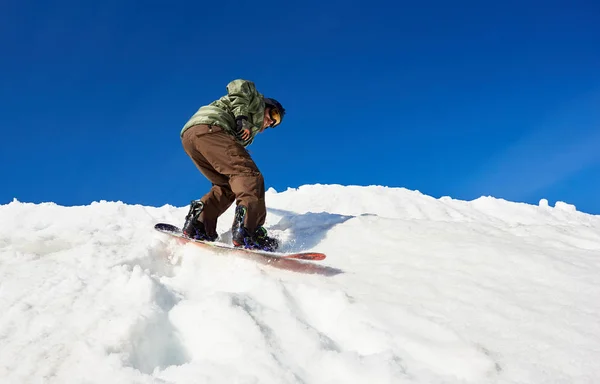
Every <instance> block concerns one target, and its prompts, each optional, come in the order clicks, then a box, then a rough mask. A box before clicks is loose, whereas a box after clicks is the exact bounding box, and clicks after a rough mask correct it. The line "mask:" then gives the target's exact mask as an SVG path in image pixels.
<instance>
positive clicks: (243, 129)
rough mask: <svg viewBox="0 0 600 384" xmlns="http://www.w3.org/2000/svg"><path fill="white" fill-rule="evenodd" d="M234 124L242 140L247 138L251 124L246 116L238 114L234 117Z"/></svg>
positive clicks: (250, 130)
mask: <svg viewBox="0 0 600 384" xmlns="http://www.w3.org/2000/svg"><path fill="white" fill-rule="evenodd" d="M235 124H236V126H237V136H238V137H239V138H241V139H242V140H244V141H246V140H248V139H249V138H250V136H251V132H252V126H251V125H250V122H249V121H248V118H247V117H246V116H238V117H236V118H235Z"/></svg>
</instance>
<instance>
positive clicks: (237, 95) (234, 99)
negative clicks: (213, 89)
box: [227, 79, 258, 118]
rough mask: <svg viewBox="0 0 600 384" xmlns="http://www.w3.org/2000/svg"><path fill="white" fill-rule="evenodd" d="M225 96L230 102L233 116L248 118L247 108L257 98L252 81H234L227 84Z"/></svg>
mask: <svg viewBox="0 0 600 384" xmlns="http://www.w3.org/2000/svg"><path fill="white" fill-rule="evenodd" d="M227 95H228V96H229V100H230V101H231V109H232V112H233V115H234V116H235V117H236V118H237V117H239V116H246V117H249V116H248V114H249V107H250V105H251V104H252V102H253V101H254V98H256V97H257V96H258V92H257V91H256V86H255V85H254V83H253V82H252V81H249V80H242V79H236V80H233V81H232V82H230V83H229V84H227Z"/></svg>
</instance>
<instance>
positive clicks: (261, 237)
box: [231, 205, 279, 252]
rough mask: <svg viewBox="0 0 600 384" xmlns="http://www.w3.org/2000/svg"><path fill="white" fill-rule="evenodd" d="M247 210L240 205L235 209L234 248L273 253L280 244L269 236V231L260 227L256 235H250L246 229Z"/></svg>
mask: <svg viewBox="0 0 600 384" xmlns="http://www.w3.org/2000/svg"><path fill="white" fill-rule="evenodd" d="M247 211H248V210H247V208H246V207H245V206H243V205H238V207H237V208H236V209H235V216H234V219H233V225H232V227H231V241H232V243H233V246H234V247H244V248H248V249H260V250H263V251H269V252H273V251H275V250H276V249H277V247H279V242H278V241H277V239H275V238H273V237H269V236H267V230H266V229H265V228H264V227H258V228H257V229H256V230H255V231H254V233H250V232H249V231H248V229H246V227H244V219H245V218H246V213H247Z"/></svg>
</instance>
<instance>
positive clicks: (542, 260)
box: [0, 185, 600, 384]
mask: <svg viewBox="0 0 600 384" xmlns="http://www.w3.org/2000/svg"><path fill="white" fill-rule="evenodd" d="M267 204H268V207H269V214H268V218H267V223H266V227H267V228H268V229H269V230H270V232H271V233H272V234H274V235H276V236H278V237H279V238H280V240H281V242H282V244H283V245H282V247H283V249H282V250H283V251H300V250H304V251H308V250H313V251H320V252H324V253H326V254H327V259H326V260H324V261H322V262H315V263H308V262H302V261H291V260H283V261H281V262H278V263H277V262H267V261H266V260H263V259H261V258H258V259H249V258H243V257H238V256H235V255H232V254H223V253H218V252H214V251H211V250H209V249H204V248H202V247H199V246H197V245H194V244H187V245H183V244H180V243H179V242H178V241H177V240H175V239H173V238H171V237H169V236H167V235H164V234H160V233H158V232H156V231H154V230H153V229H152V227H153V225H154V224H155V223H157V222H167V223H173V224H176V225H181V224H182V223H183V218H184V216H185V214H186V212H187V207H173V206H163V207H146V206H140V205H126V204H123V203H120V202H104V201H103V202H95V203H92V204H90V205H89V206H75V207H63V206H58V205H56V204H53V203H44V204H29V203H21V202H18V201H16V200H15V201H13V202H11V203H9V204H6V205H1V206H0V218H1V220H0V382H1V383H264V384H268V383H273V384H282V383H361V384H363V383H597V382H600V364H599V363H598V362H600V216H593V215H588V214H585V213H582V212H578V211H577V210H576V208H575V207H574V206H572V205H569V204H566V203H563V202H557V203H555V206H554V207H552V206H550V205H549V204H548V201H547V200H542V201H540V203H539V205H538V206H536V205H527V204H521V203H513V202H508V201H504V200H499V199H495V198H492V197H482V198H479V199H476V200H474V201H458V200H454V199H451V198H449V197H443V198H440V199H435V198H432V197H430V196H425V195H423V194H421V193H419V192H416V191H409V190H406V189H402V188H387V187H379V186H369V187H358V186H339V185H311V186H303V187H300V188H298V189H289V190H287V191H283V192H280V193H278V192H276V191H274V190H273V189H270V190H269V191H268V192H267ZM232 220H233V207H232V208H231V209H230V210H228V211H227V212H226V213H225V214H224V216H223V218H222V219H221V220H220V222H219V227H218V229H219V232H220V234H221V235H222V239H224V240H227V239H228V237H230V233H229V232H228V229H229V226H230V224H231V221H232Z"/></svg>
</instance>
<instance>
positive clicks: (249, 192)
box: [229, 173, 265, 200]
mask: <svg viewBox="0 0 600 384" xmlns="http://www.w3.org/2000/svg"><path fill="white" fill-rule="evenodd" d="M229 183H230V185H231V190H232V191H233V193H234V194H235V196H236V197H237V198H238V200H239V199H240V198H246V199H248V200H261V199H263V198H264V195H265V180H264V178H263V175H262V173H253V174H246V175H236V176H233V177H232V178H231V179H230V181H229Z"/></svg>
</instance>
